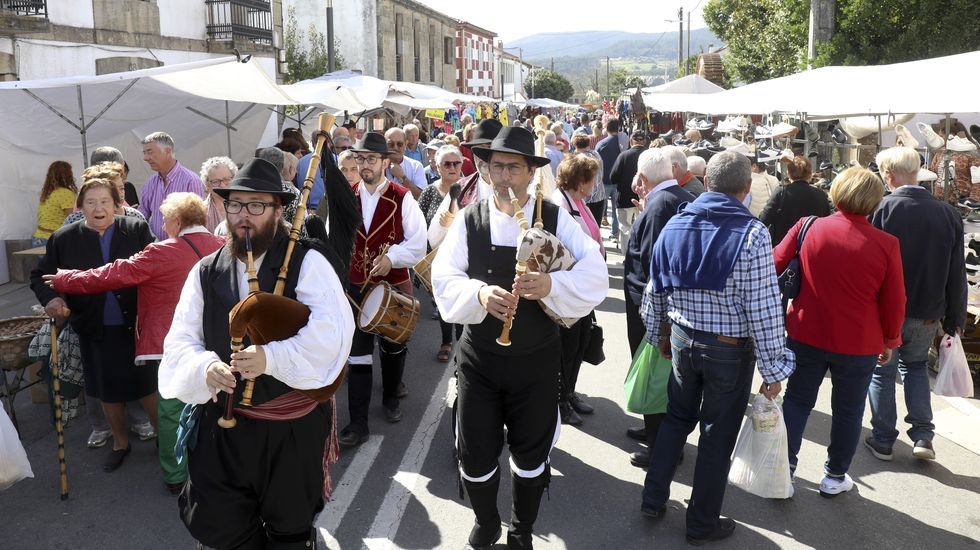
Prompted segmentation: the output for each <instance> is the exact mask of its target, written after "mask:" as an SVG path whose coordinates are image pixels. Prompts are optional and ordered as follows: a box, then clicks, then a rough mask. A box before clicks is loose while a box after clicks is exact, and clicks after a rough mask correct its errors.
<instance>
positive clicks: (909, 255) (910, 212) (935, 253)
mask: <svg viewBox="0 0 980 550" xmlns="http://www.w3.org/2000/svg"><path fill="white" fill-rule="evenodd" d="M871 223H872V225H874V226H875V227H877V228H879V229H882V230H884V231H885V232H887V233H891V234H892V235H895V236H896V237H898V244H899V246H900V248H901V250H902V267H903V268H904V272H905V295H906V304H905V316H906V317H907V318H911V319H927V320H939V319H942V320H943V330H945V331H946V332H947V333H952V332H954V331H955V330H956V329H957V328H963V327H964V326H965V324H966V301H967V290H966V266H965V261H964V258H963V221H962V220H961V219H960V216H959V214H958V213H957V212H956V210H954V209H953V207H952V206H950V205H948V204H946V203H944V202H942V201H941V200H939V199H937V198H935V197H933V196H932V195H931V194H929V191H928V190H926V189H925V188H922V187H900V188H899V189H897V190H896V191H895V192H893V193H892V194H891V195H888V196H887V197H885V198H884V199H883V200H882V201H881V204H880V205H878V210H876V211H875V213H874V214H872V215H871Z"/></svg>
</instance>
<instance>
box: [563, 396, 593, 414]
mask: <svg viewBox="0 0 980 550" xmlns="http://www.w3.org/2000/svg"><path fill="white" fill-rule="evenodd" d="M568 403H569V404H570V405H571V406H572V408H573V409H575V412H577V413H579V414H592V413H594V412H595V409H594V408H593V407H592V405H589V404H588V403H586V402H585V400H583V399H582V395H581V394H579V393H577V392H572V393H571V394H570V395H569V396H568Z"/></svg>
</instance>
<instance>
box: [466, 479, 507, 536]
mask: <svg viewBox="0 0 980 550" xmlns="http://www.w3.org/2000/svg"><path fill="white" fill-rule="evenodd" d="M463 485H465V486H466V493H467V494H468V495H469V496H470V505H471V506H472V507H473V514H474V515H476V522H475V523H474V524H473V530H472V531H470V538H469V547H468V548H473V549H474V550H482V549H490V548H493V545H494V543H496V542H497V540H498V539H499V538H500V531H501V529H500V513H498V512H497V489H498V488H499V487H500V469H499V468H498V469H497V471H495V472H494V473H493V476H491V477H490V479H488V480H486V481H469V480H466V479H464V480H463Z"/></svg>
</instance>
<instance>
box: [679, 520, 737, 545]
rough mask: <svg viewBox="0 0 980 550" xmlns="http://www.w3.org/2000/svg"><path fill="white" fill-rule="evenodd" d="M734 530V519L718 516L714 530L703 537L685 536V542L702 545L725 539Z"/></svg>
mask: <svg viewBox="0 0 980 550" xmlns="http://www.w3.org/2000/svg"><path fill="white" fill-rule="evenodd" d="M734 532H735V520H733V519H731V518H718V525H717V526H715V528H714V530H713V531H711V532H710V533H708V534H707V535H704V536H703V537H692V536H691V535H688V536H687V543H688V544H690V545H691V546H704V545H705V544H708V543H709V542H713V541H716V540H722V539H727V538H728V537H730V536H732V533H734Z"/></svg>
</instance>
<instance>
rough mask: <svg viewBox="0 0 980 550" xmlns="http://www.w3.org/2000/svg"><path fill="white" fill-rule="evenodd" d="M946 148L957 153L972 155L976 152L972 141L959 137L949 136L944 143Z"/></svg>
mask: <svg viewBox="0 0 980 550" xmlns="http://www.w3.org/2000/svg"><path fill="white" fill-rule="evenodd" d="M946 147H947V148H948V149H949V150H950V151H956V152H957V153H972V152H973V151H976V150H977V146H976V145H974V144H973V142H972V141H970V140H968V139H966V138H962V137H959V136H949V139H948V140H947V141H946Z"/></svg>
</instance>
